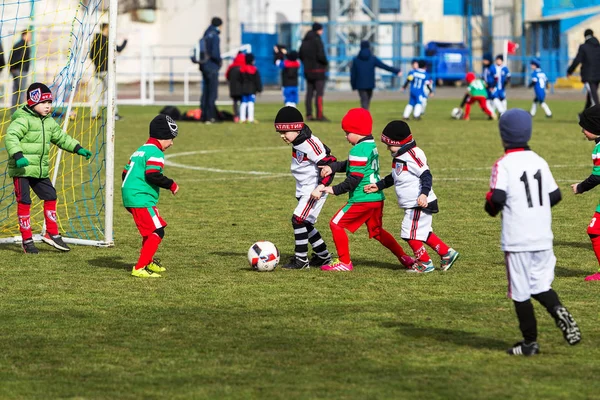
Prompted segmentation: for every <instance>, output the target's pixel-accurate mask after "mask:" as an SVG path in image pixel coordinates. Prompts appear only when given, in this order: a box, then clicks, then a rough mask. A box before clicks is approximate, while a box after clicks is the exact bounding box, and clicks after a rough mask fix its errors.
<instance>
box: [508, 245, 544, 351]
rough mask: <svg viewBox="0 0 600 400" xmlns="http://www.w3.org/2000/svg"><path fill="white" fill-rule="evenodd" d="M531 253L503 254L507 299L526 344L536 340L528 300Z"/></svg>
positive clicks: (535, 331) (535, 324) (535, 326)
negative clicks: (512, 306) (509, 301)
mask: <svg viewBox="0 0 600 400" xmlns="http://www.w3.org/2000/svg"><path fill="white" fill-rule="evenodd" d="M531 254H532V253H531V252H519V253H510V252H505V253H504V259H505V262H506V276H507V278H508V297H509V298H510V299H511V300H512V301H513V303H514V306H515V312H516V314H517V318H518V319H519V329H520V330H521V333H522V334H523V340H524V341H525V343H526V344H529V343H532V342H535V341H536V340H537V322H536V319H535V314H534V312H533V304H532V303H531V299H530V279H529V265H530V262H531Z"/></svg>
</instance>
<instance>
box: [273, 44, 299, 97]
mask: <svg viewBox="0 0 600 400" xmlns="http://www.w3.org/2000/svg"><path fill="white" fill-rule="evenodd" d="M273 50H274V51H275V65H276V66H277V67H278V68H279V69H281V92H282V95H283V103H284V105H285V106H290V107H296V105H297V104H298V71H299V70H300V61H298V52H297V51H294V50H292V51H290V52H288V51H287V50H286V49H285V47H283V46H275V47H274V48H273Z"/></svg>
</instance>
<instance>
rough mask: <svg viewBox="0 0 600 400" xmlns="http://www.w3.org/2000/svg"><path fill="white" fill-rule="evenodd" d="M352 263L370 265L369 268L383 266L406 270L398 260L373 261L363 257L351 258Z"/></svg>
mask: <svg viewBox="0 0 600 400" xmlns="http://www.w3.org/2000/svg"><path fill="white" fill-rule="evenodd" d="M352 265H354V266H355V267H357V266H364V267H371V268H383V269H397V270H400V271H406V268H405V267H404V266H403V265H402V264H400V261H397V262H395V263H394V262H385V261H375V260H372V259H371V260H367V259H363V258H354V257H353V258H352Z"/></svg>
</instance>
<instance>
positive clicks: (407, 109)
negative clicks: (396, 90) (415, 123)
mask: <svg viewBox="0 0 600 400" xmlns="http://www.w3.org/2000/svg"><path fill="white" fill-rule="evenodd" d="M412 110H413V106H411V105H410V104H407V105H406V107H404V114H403V115H402V117H403V118H404V119H407V118H410V113H412Z"/></svg>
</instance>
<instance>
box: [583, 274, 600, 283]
mask: <svg viewBox="0 0 600 400" xmlns="http://www.w3.org/2000/svg"><path fill="white" fill-rule="evenodd" d="M585 280H586V281H600V272H596V273H595V274H593V275H588V276H586V277H585Z"/></svg>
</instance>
